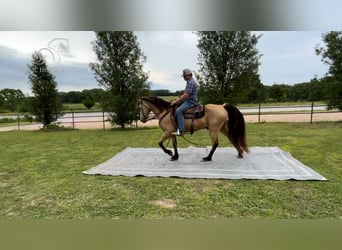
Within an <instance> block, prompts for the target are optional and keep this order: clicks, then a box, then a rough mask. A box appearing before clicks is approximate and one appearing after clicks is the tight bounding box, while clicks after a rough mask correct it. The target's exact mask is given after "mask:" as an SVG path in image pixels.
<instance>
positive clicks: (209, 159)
mask: <svg viewBox="0 0 342 250" xmlns="http://www.w3.org/2000/svg"><path fill="white" fill-rule="evenodd" d="M218 145H219V144H218V142H217V143H215V144H214V145H213V146H212V148H211V150H210V153H209V154H208V156H207V157H204V158H203V159H202V161H211V159H212V157H213V154H214V153H215V150H216V148H217V146H218Z"/></svg>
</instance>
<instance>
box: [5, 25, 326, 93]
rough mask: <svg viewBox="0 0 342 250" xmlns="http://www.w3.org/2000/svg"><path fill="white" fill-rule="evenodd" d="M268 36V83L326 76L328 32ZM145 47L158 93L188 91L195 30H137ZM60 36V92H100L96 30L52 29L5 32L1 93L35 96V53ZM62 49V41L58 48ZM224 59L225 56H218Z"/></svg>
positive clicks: (263, 46) (264, 48)
mask: <svg viewBox="0 0 342 250" xmlns="http://www.w3.org/2000/svg"><path fill="white" fill-rule="evenodd" d="M254 33H256V34H260V33H262V34H263V36H262V37H261V38H260V39H259V43H258V44H257V48H258V49H259V51H260V53H262V54H263V56H262V57H261V66H260V68H259V73H260V77H261V81H262V83H264V84H267V85H271V84H273V83H286V84H294V83H298V82H305V81H310V79H312V78H313V77H314V76H315V75H317V76H318V77H322V76H324V74H325V73H326V72H327V71H328V70H327V68H328V66H326V65H324V64H323V63H322V62H321V59H320V57H318V56H316V55H315V52H314V47H315V46H316V45H317V44H323V42H322V33H324V32H313V31H312V32H311V31H309V32H308V31H304V32H302V31H299V32H285V31H278V32H275V31H265V32H263V31H258V32H254ZM135 34H136V35H137V38H138V42H139V43H140V48H141V50H142V51H143V53H144V54H145V55H146V56H147V61H146V64H145V65H144V70H145V72H149V79H148V81H150V82H151V83H152V88H153V89H160V88H164V89H169V90H171V91H175V90H181V89H184V86H185V82H184V80H183V79H182V78H181V77H180V74H181V72H182V70H183V69H184V68H190V69H192V70H195V71H198V64H197V57H198V52H199V51H198V48H197V35H196V34H194V33H193V32H191V31H139V32H135ZM55 38H62V39H66V40H68V46H69V52H68V53H60V55H59V56H60V60H59V61H58V63H57V62H54V60H53V58H52V56H51V54H50V53H49V52H48V51H44V55H45V56H46V59H47V62H48V65H49V67H50V69H51V71H52V73H53V74H54V75H55V76H56V81H57V83H58V89H59V90H60V91H71V90H82V89H86V88H97V87H99V85H98V83H97V82H96V80H95V79H94V75H93V72H92V71H91V70H90V69H89V67H88V64H89V62H95V61H96V60H97V59H96V55H95V53H94V52H93V50H92V45H91V42H92V41H94V40H95V34H94V32H89V31H51V32H50V31H49V32H45V31H44V32H41V31H40V32H27V31H25V32H23V31H20V32H0V39H1V40H0V41H1V44H0V89H1V88H19V89H21V90H23V92H24V93H30V92H31V91H30V87H29V83H28V78H27V77H28V68H27V64H29V63H30V62H31V54H32V52H33V51H34V50H40V49H42V48H46V47H47V46H48V44H49V42H50V41H51V40H53V39H55ZM56 46H57V47H58V43H57V44H56ZM218 56H220V55H218Z"/></svg>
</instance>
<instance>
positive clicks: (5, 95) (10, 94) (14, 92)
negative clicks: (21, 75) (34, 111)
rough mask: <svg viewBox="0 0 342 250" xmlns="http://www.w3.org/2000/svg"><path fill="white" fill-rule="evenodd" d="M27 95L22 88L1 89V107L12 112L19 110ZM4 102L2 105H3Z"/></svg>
mask: <svg viewBox="0 0 342 250" xmlns="http://www.w3.org/2000/svg"><path fill="white" fill-rule="evenodd" d="M24 99H25V96H24V94H23V92H22V91H21V90H20V89H2V90H0V107H2V109H4V110H9V111H11V112H14V111H19V109H20V107H21V105H22V103H23V101H24ZM1 102H2V105H1Z"/></svg>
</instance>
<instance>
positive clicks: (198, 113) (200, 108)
mask: <svg viewBox="0 0 342 250" xmlns="http://www.w3.org/2000/svg"><path fill="white" fill-rule="evenodd" d="M204 106H205V105H204V104H202V103H200V104H197V105H196V106H195V107H192V108H189V109H187V110H185V112H184V113H183V115H184V119H192V120H194V119H198V118H201V117H203V116H204Z"/></svg>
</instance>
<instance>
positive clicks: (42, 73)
mask: <svg viewBox="0 0 342 250" xmlns="http://www.w3.org/2000/svg"><path fill="white" fill-rule="evenodd" d="M28 67H29V70H30V72H29V77H28V78H29V81H30V84H31V90H32V93H33V95H34V98H33V99H32V104H31V107H32V110H31V113H32V114H33V115H35V116H36V117H37V120H39V121H40V122H42V123H43V124H44V127H47V125H49V124H50V123H51V122H53V121H56V120H57V119H58V117H59V116H61V115H62V109H63V106H62V104H61V102H60V99H59V96H58V92H57V83H56V81H55V77H54V76H53V75H52V74H51V73H50V71H49V70H48V68H47V64H46V61H45V59H44V57H43V55H42V54H41V53H40V52H36V51H35V52H33V53H32V62H31V64H30V65H28Z"/></svg>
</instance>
